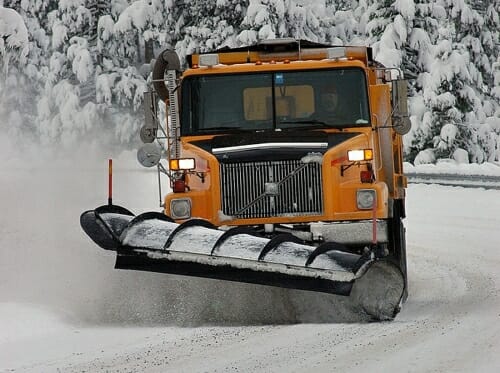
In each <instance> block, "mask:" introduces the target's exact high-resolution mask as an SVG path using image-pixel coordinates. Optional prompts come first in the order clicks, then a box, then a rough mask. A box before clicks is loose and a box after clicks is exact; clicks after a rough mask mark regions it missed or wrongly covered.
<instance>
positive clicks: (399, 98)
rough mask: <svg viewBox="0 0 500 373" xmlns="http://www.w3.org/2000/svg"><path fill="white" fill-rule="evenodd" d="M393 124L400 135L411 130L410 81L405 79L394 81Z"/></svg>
mask: <svg viewBox="0 0 500 373" xmlns="http://www.w3.org/2000/svg"><path fill="white" fill-rule="evenodd" d="M392 105H393V113H392V126H393V128H394V131H396V133H397V134H399V135H406V134H407V133H408V132H410V129H411V121H410V118H409V114H408V81H407V80H404V79H398V80H394V81H393V82H392Z"/></svg>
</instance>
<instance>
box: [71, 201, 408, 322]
mask: <svg viewBox="0 0 500 373" xmlns="http://www.w3.org/2000/svg"><path fill="white" fill-rule="evenodd" d="M80 224H81V226H82V228H83V230H84V231H85V232H86V233H87V235H88V236H89V237H90V238H91V239H92V240H93V241H94V242H95V243H96V244H97V245H99V246H100V247H102V248H103V249H106V250H113V251H116V252H117V258H116V265H115V268H118V269H131V270H140V271H150V272H159V273H170V274H179V275H188V276H197V277H205V278H214V279H222V280H229V281H237V282H246V283H254V284H262V285H271V286H279V287H284V288H293V289H301V290H310V291H315V292H323V293H330V294H338V295H344V296H350V297H351V298H353V300H354V302H355V303H357V304H359V307H360V309H361V310H362V311H363V312H365V313H367V314H368V315H370V316H371V317H372V318H373V319H375V320H390V319H393V318H394V317H395V316H396V314H397V313H398V312H399V309H400V303H401V299H402V296H403V291H404V277H403V274H402V272H401V270H400V269H399V268H398V267H397V266H396V265H395V264H394V263H392V262H390V261H387V260H384V259H376V258H375V257H374V256H373V255H372V254H366V255H357V254H353V253H349V252H346V251H342V248H343V246H342V245H340V244H337V243H335V242H328V243H325V244H322V245H320V246H318V247H314V246H310V245H306V244H303V243H302V241H300V240H299V239H297V238H296V237H295V236H293V235H291V234H282V235H277V236H275V237H273V238H271V239H269V238H265V237H260V236H257V235H256V234H255V233H254V232H252V230H251V229H249V228H244V227H235V228H232V229H229V230H227V231H223V230H219V229H217V228H216V227H215V226H213V225H212V224H211V223H209V222H208V221H205V220H201V219H192V220H188V221H186V222H184V223H182V224H177V223H175V222H173V221H172V220H171V219H170V218H169V217H167V216H166V215H164V214H162V213H157V212H148V213H144V214H141V215H138V216H134V215H133V214H132V213H131V212H130V211H128V210H127V209H125V208H123V207H120V206H114V205H105V206H101V207H98V208H97V209H95V210H91V211H86V212H84V213H83V214H82V215H81V217H80Z"/></svg>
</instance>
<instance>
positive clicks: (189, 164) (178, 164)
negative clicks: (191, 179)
mask: <svg viewBox="0 0 500 373" xmlns="http://www.w3.org/2000/svg"><path fill="white" fill-rule="evenodd" d="M195 166H196V163H195V161H194V158H179V159H175V158H174V159H171V160H170V162H169V167H170V170H172V171H180V170H194V169H195Z"/></svg>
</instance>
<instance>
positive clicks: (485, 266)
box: [0, 151, 500, 372]
mask: <svg viewBox="0 0 500 373" xmlns="http://www.w3.org/2000/svg"><path fill="white" fill-rule="evenodd" d="M93 153H94V151H87V152H80V153H79V154H76V155H75V156H74V157H72V159H64V158H61V159H60V160H58V161H56V162H55V161H52V162H48V161H47V160H46V159H45V157H44V156H43V155H40V154H35V155H34V156H32V157H30V158H29V159H31V161H30V163H25V162H21V161H19V159H18V157H17V155H12V154H7V155H2V160H3V161H2V167H1V168H0V196H1V197H0V198H1V202H2V203H1V205H2V207H3V211H2V214H0V371H2V372H3V371H5V372H10V371H16V372H52V371H61V372H76V371H78V372H82V371H86V372H98V371H109V372H113V371H116V372H129V371H151V372H165V371H171V372H197V371H203V372H205V371H208V372H212V371H243V372H246V371H287V372H289V371H319V372H331V371H340V372H342V371H350V372H387V371H403V372H498V371H500V270H499V268H500V246H499V243H498V242H500V229H499V227H500V216H499V214H498V212H499V211H500V191H498V190H483V189H466V188H457V187H443V186H436V185H410V187H409V190H408V200H407V209H408V219H407V222H406V223H407V230H408V251H409V252H408V255H409V258H408V260H409V281H410V296H409V299H408V302H407V303H406V304H405V306H404V309H403V311H402V312H401V313H400V314H399V315H398V317H397V318H396V320H395V321H393V322H388V323H363V322H347V321H352V320H348V319H346V318H345V317H344V315H343V314H342V309H341V307H340V308H339V309H334V308H329V305H331V304H332V302H333V301H334V300H335V299H336V298H335V297H333V296H332V297H331V298H329V297H330V296H325V297H326V298H322V299H321V300H317V301H314V298H311V297H310V295H309V294H307V295H304V292H299V291H288V290H282V289H273V288H265V287H259V286H250V285H242V284H231V283H222V282H219V281H209V280H200V279H188V278H184V277H175V276H169V275H158V274H146V273H138V272H128V271H118V270H113V265H114V258H113V256H112V255H111V254H108V253H106V252H104V251H103V250H100V249H98V248H97V247H96V246H95V245H93V244H92V243H91V242H90V240H89V239H88V238H87V237H86V236H85V235H84V233H83V232H82V231H81V229H80V227H79V220H78V219H79V215H80V213H81V212H82V211H83V210H85V209H90V208H94V207H95V206H97V205H99V204H101V203H105V202H106V198H107V195H106V193H107V186H106V182H107V169H106V167H107V162H106V159H107V157H108V155H107V154H98V155H96V156H95V157H92V159H88V156H89V154H93ZM133 158H134V155H133V154H132V153H130V154H129V153H127V154H123V155H121V156H120V157H116V158H115V163H114V165H115V167H114V169H115V183H114V184H115V194H114V202H115V203H117V204H123V205H126V206H127V207H130V208H131V209H132V210H133V211H134V212H142V211H145V210H150V209H157V208H158V207H157V206H158V191H157V187H156V174H155V173H154V172H151V170H146V169H141V168H139V166H136V162H135V160H134V159H133ZM26 159H27V158H26ZM95 159H99V161H96V160H95ZM158 210H159V208H158ZM320 296H321V295H320ZM321 297H322V296H321ZM303 299H307V304H301V301H303Z"/></svg>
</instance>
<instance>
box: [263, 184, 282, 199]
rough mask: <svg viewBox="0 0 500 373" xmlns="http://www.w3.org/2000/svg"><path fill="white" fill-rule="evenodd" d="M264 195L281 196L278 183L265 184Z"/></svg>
mask: <svg viewBox="0 0 500 373" xmlns="http://www.w3.org/2000/svg"><path fill="white" fill-rule="evenodd" d="M264 193H265V194H266V195H268V196H279V195H280V186H279V184H278V183H265V184H264Z"/></svg>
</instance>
